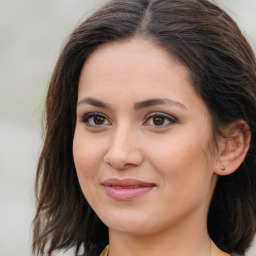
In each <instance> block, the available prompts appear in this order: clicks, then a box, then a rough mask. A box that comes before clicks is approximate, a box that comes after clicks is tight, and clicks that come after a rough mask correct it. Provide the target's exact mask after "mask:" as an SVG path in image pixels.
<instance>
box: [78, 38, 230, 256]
mask: <svg viewBox="0 0 256 256" xmlns="http://www.w3.org/2000/svg"><path fill="white" fill-rule="evenodd" d="M88 98H90V100H88ZM155 98H159V99H165V101H164V103H162V104H153V105H151V106H144V107H140V108H138V102H142V101H146V100H149V99H155ZM91 99H93V100H91ZM166 99H168V100H170V101H169V102H167V101H166ZM95 100H97V101H100V103H101V104H99V103H98V102H96V101H95ZM95 102H96V103H97V104H95ZM136 104H137V105H136ZM96 105H97V106H96ZM134 105H135V106H137V108H134ZM140 106H141V104H140ZM95 112H96V114H95ZM88 113H94V114H91V115H90V116H89V117H88ZM98 113H100V114H98ZM159 113H160V114H161V115H163V114H164V115H165V116H167V117H168V118H165V117H161V116H160V117H159V119H156V118H154V117H153V116H154V115H156V114H158V115H159ZM97 115H98V116H97ZM170 120H172V121H170ZM174 120H175V121H174ZM73 154H74V162H75V166H76V170H77V175H78V179H79V182H80V186H81V188H82V191H83V193H84V195H85V197H86V199H87V201H88V202H89V203H90V205H91V207H92V208H93V209H94V211H95V212H96V213H97V215H98V216H99V217H100V219H101V220H102V221H103V222H104V223H105V224H106V225H107V226H108V227H109V239H110V255H111V256H117V255H123V256H128V255H135V256H136V255H140V256H141V255H152V256H154V255H158V256H159V255H168V256H174V255H175V256H177V255H179V256H183V255H184V256H185V255H186V256H187V255H197V256H200V255H202V256H206V255H209V256H210V255H212V256H213V255H214V256H215V255H226V254H221V252H220V251H219V250H218V249H216V248H215V247H213V246H212V245H211V241H210V238H209V236H208V233H207V211H208V208H209V203H210V200H211V197H212V194H213V191H214V188H215V185H216V181H217V175H216V170H219V169H220V167H221V164H222V163H221V161H220V157H219V156H220V154H219V151H217V150H216V148H215V144H214V142H213V134H212V128H211V122H210V115H209V112H208V110H207V108H206V105H205V103H204V102H203V100H202V99H201V98H200V96H199V95H198V94H197V93H196V92H195V90H194V89H193V87H192V85H191V84H190V81H189V73H188V70H187V68H186V67H185V66H184V65H182V64H180V63H179V62H178V61H177V60H175V59H174V58H172V57H171V56H170V55H169V54H168V53H167V52H166V51H165V50H164V49H162V48H161V47H159V46H157V45H156V44H154V43H152V42H150V41H145V40H143V39H139V38H134V39H131V40H129V41H124V42H115V43H110V44H106V45H103V46H101V47H99V48H98V49H97V50H96V51H94V52H93V53H92V55H91V56H90V58H89V59H88V60H87V61H86V62H85V64H84V66H83V68H82V71H81V76H80V81H79V91H78V104H77V123H76V129H75V135H74V144H73ZM109 178H118V179H124V178H133V179H137V180H141V181H144V182H149V183H154V184H155V187H154V188H153V189H152V190H150V191H149V192H147V193H145V194H143V195H141V196H139V197H137V198H135V199H132V200H116V199H113V198H112V197H110V196H109V195H108V194H107V193H106V190H105V188H104V186H102V182H103V181H104V180H106V179H109Z"/></svg>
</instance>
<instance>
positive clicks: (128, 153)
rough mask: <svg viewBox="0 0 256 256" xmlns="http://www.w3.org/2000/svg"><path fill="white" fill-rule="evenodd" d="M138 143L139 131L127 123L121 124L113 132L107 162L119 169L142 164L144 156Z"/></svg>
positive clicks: (106, 157) (106, 156)
mask: <svg viewBox="0 0 256 256" xmlns="http://www.w3.org/2000/svg"><path fill="white" fill-rule="evenodd" d="M138 141H139V140H138V131H137V129H136V128H135V127H133V126H132V125H130V124H129V123H127V122H123V123H120V124H119V125H117V126H116V128H115V130H114V131H113V134H112V137H111V141H110V144H109V147H108V150H107V153H106V155H105V161H106V162H107V163H108V164H110V165H111V166H112V167H114V168H117V169H122V168H126V167H127V166H131V165H134V166H136V165H139V164H141V163H142V161H143V155H142V151H141V148H140V146H139V144H138Z"/></svg>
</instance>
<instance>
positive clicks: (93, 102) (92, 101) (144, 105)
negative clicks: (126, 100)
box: [77, 98, 187, 110]
mask: <svg viewBox="0 0 256 256" xmlns="http://www.w3.org/2000/svg"><path fill="white" fill-rule="evenodd" d="M82 104H88V105H92V106H95V107H99V108H104V109H112V108H111V106H110V105H109V104H107V103H105V102H103V101H101V100H97V99H94V98H84V99H81V100H80V101H79V102H78V103H77V106H80V105H82ZM165 104H168V105H174V106H176V107H179V108H182V109H187V107H186V106H185V105H183V104H182V103H180V102H179V101H175V100H171V99H167V98H164V99H162V98H154V99H148V100H144V101H140V102H137V103H135V104H134V109H135V110H140V109H143V108H148V107H151V106H155V105H165Z"/></svg>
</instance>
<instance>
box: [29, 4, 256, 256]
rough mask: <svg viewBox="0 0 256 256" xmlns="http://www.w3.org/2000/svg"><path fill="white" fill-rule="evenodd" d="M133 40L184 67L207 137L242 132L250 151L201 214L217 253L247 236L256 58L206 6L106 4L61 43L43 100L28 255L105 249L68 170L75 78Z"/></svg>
mask: <svg viewBox="0 0 256 256" xmlns="http://www.w3.org/2000/svg"><path fill="white" fill-rule="evenodd" d="M136 36H137V37H141V38H144V39H146V40H151V41H153V42H155V43H157V44H158V45H161V46H162V47H163V48H164V49H166V50H167V51H168V52H170V54H171V55H172V56H175V57H176V58H178V60H179V61H180V62H181V63H183V64H184V65H185V66H186V67H187V68H188V70H189V71H190V79H191V84H192V85H193V87H194V88H195V90H196V91H197V92H198V93H199V94H200V95H201V97H202V98H203V99H204V101H205V104H206V105H207V107H208V109H209V112H210V113H211V117H212V126H213V132H214V134H215V135H219V134H221V132H222V128H223V127H224V126H225V125H226V124H228V123H230V122H232V121H234V120H238V119H242V120H245V121H246V122H247V124H248V125H249V128H250V132H251V135H252V139H251V144H250V149H249V152H248V154H247V156H246V158H245V160H244V162H243V164H242V165H241V166H240V167H239V168H238V170H237V171H236V172H234V173H233V174H231V175H228V176H221V177H219V179H218V182H217V186H216V190H215V192H214V195H213V199H212V202H211V205H210V209H209V214H208V231H209V234H210V237H211V238H212V240H213V241H214V242H215V243H216V244H217V245H218V246H219V247H220V248H221V249H222V250H224V251H226V252H238V253H241V252H244V251H245V249H246V248H248V246H249V245H250V242H251V241H252V239H253V236H254V234H255V228H256V168H255V167H256V165H255V158H256V152H255V150H256V147H255V146H256V137H255V129H256V63H255V55H254V53H253V51H252V49H251V47H250V46H249V44H248V43H247V41H246V39H245V38H244V36H243V35H242V33H241V32H240V30H239V28H238V27H237V25H236V23H235V22H234V21H233V20H232V18H231V17H230V16H228V15H227V14H226V13H225V12H224V11H223V10H221V9H220V8H219V7H217V6H216V5H214V4H212V3H211V2H209V1H207V0H113V1H110V2H109V3H107V4H106V5H105V6H104V7H102V8H101V9H100V10H98V11H97V12H96V13H95V14H94V15H92V16H91V17H89V18H88V19H86V20H85V21H84V22H83V23H82V24H81V25H79V26H78V27H77V28H76V29H75V30H74V32H73V33H72V34H71V35H70V37H69V39H68V41H67V42H66V45H65V47H64V49H63V50H62V53H61V55H60V57H59V59H58V61H57V64H56V67H55V70H54V72H53V75H52V79H51V82H50V85H49V90H48V95H47V99H46V136H45V142H44V147H43V150H42V153H41V156H40V159H39V163H38V169H37V177H36V187H35V189H36V195H37V200H38V206H37V212H36V216H35V218H34V242H33V251H34V253H35V254H36V255H43V254H44V253H47V255H51V253H52V252H53V251H55V250H58V249H68V248H71V247H75V248H76V249H77V250H78V249H79V248H80V246H84V248H85V255H92V256H98V255H99V254H100V251H101V250H102V249H103V248H104V246H105V245H106V244H108V230H107V227H106V226H105V225H104V224H103V223H102V222H101V221H100V220H99V218H98V217H97V215H96V214H95V213H94V212H93V210H92V209H91V207H90V205H89V204H88V203H87V201H86V199H85V198H84V195H83V193H82V191H81V189H80V186H79V183H78V179H77V175H76V170H75V166H74V162H73V155H72V143H73V136H74V129H75V122H76V103H77V90H78V80H79V76H80V71H81V68H82V66H83V63H84V62H85V61H86V59H87V58H88V56H89V55H90V54H91V53H92V52H93V51H94V50H95V49H96V48H98V47H99V46H101V45H103V44H105V43H107V42H113V41H118V40H127V39H129V38H132V37H136ZM46 248H47V249H46Z"/></svg>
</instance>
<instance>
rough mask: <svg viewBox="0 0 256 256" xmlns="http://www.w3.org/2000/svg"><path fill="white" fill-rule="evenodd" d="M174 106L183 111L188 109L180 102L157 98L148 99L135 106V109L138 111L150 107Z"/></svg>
mask: <svg viewBox="0 0 256 256" xmlns="http://www.w3.org/2000/svg"><path fill="white" fill-rule="evenodd" d="M165 104H168V105H174V106H176V107H179V108H182V109H187V107H186V106H185V105H183V104H182V103H180V102H179V101H175V100H171V99H161V98H156V99H148V100H144V101H140V102H137V103H135V104H134V108H135V109H136V110H139V109H142V108H147V107H150V106H154V105H165Z"/></svg>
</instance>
